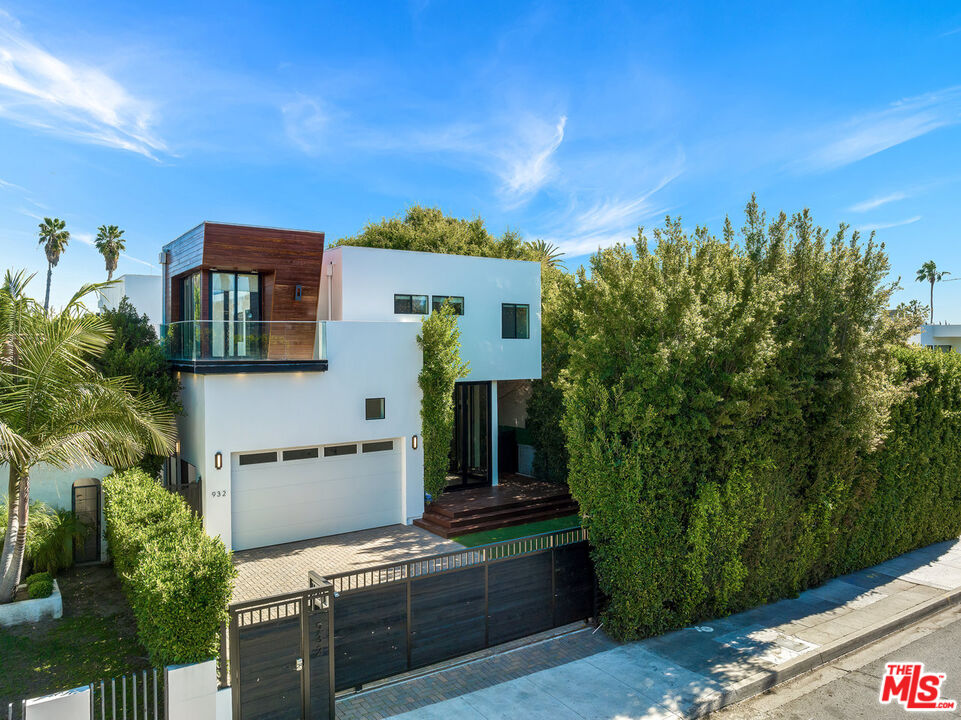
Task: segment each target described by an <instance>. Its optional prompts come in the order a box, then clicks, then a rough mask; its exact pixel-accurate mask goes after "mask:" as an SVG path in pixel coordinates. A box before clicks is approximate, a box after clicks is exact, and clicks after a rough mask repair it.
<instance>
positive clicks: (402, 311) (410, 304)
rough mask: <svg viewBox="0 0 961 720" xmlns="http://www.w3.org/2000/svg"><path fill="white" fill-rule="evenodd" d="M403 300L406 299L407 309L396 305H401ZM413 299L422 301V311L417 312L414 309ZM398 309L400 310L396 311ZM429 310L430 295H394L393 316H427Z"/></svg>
mask: <svg viewBox="0 0 961 720" xmlns="http://www.w3.org/2000/svg"><path fill="white" fill-rule="evenodd" d="M404 298H407V306H406V307H407V309H406V310H405V309H403V308H404V306H403V305H398V302H401V303H403V302H404V300H403V299H404ZM414 298H423V300H424V310H423V311H419V310H415V309H414ZM398 307H400V308H401V309H399V310H398ZM429 308H430V295H420V294H418V293H394V315H427V314H428V309H429Z"/></svg>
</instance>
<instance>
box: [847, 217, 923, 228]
mask: <svg viewBox="0 0 961 720" xmlns="http://www.w3.org/2000/svg"><path fill="white" fill-rule="evenodd" d="M920 219H921V216H920V215H915V216H913V217H909V218H907V219H906V220H897V221H895V222H888V223H873V224H869V225H861V226H859V227H858V230H860V231H861V232H871V231H872V230H887V229H888V228H896V227H901V226H902V225H911V224H913V223H916V222H917V221H918V220H920Z"/></svg>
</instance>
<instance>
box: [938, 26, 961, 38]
mask: <svg viewBox="0 0 961 720" xmlns="http://www.w3.org/2000/svg"><path fill="white" fill-rule="evenodd" d="M958 33H961V27H956V28H955V29H954V30H948V31H947V32H943V33H941V34H940V35H939V36H938V37H948V36H949V35H957V34H958Z"/></svg>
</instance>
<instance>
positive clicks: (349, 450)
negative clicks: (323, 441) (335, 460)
mask: <svg viewBox="0 0 961 720" xmlns="http://www.w3.org/2000/svg"><path fill="white" fill-rule="evenodd" d="M356 454H357V446H356V445H328V446H327V447H325V448H324V457H339V456H341V455H356Z"/></svg>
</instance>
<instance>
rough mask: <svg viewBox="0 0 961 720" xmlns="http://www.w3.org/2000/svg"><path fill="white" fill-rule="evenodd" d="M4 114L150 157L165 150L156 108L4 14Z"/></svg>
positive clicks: (0, 54) (0, 74)
mask: <svg viewBox="0 0 961 720" xmlns="http://www.w3.org/2000/svg"><path fill="white" fill-rule="evenodd" d="M0 116H3V117H6V118H8V119H9V120H11V121H13V122H16V123H18V124H20V125H25V126H28V127H32V128H36V129H39V130H42V131H45V132H50V133H54V134H58V135H63V136H67V137H71V138H74V139H77V140H81V141H84V142H90V143H95V144H98V145H106V146H109V147H114V148H120V149H122V150H129V151H131V152H136V153H140V154H142V155H146V156H148V157H155V155H156V153H158V152H162V151H164V150H165V149H166V148H165V145H164V142H163V141H162V140H161V139H160V138H159V137H157V135H156V134H155V133H154V131H153V129H152V126H153V123H154V113H153V109H152V107H151V105H150V103H148V102H147V101H145V100H143V99H141V98H137V97H134V96H133V95H131V94H130V93H129V92H128V91H127V89H126V88H124V87H123V86H122V85H121V84H120V83H118V82H117V81H116V80H114V79H113V78H111V77H110V76H109V75H107V74H106V73H104V72H103V71H101V70H99V69H97V68H95V67H90V66H88V65H85V64H82V63H79V62H74V61H69V60H66V59H61V58H59V57H57V56H55V55H53V54H52V53H50V52H48V51H46V50H44V49H43V48H41V47H40V46H38V45H36V44H35V43H33V42H32V41H31V40H29V39H28V38H27V37H26V36H25V35H24V34H23V33H22V32H21V29H20V26H19V24H18V23H17V21H16V20H14V19H13V18H12V17H11V16H10V15H9V14H7V13H5V12H2V11H0Z"/></svg>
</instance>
